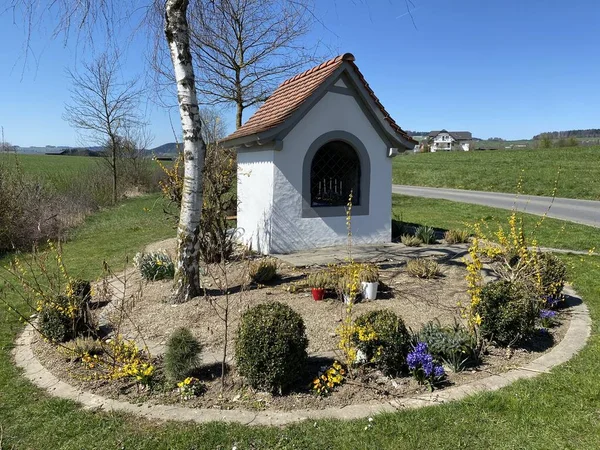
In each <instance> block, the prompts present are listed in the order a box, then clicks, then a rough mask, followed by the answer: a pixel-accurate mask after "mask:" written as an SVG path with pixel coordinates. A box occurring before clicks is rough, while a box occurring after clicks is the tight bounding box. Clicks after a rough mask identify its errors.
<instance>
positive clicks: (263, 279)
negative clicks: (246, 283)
mask: <svg viewBox="0 0 600 450" xmlns="http://www.w3.org/2000/svg"><path fill="white" fill-rule="evenodd" d="M249 274H250V278H251V279H252V281H254V282H255V283H258V284H264V283H268V282H269V281H271V280H272V279H273V278H275V275H277V261H275V260H274V259H272V258H266V259H259V260H257V261H252V262H251V263H250V268H249Z"/></svg>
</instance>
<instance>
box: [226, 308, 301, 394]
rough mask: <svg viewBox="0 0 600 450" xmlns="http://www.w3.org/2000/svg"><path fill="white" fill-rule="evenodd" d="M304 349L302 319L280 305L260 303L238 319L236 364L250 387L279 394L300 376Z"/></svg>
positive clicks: (291, 310)
mask: <svg viewBox="0 0 600 450" xmlns="http://www.w3.org/2000/svg"><path fill="white" fill-rule="evenodd" d="M307 347H308V339H307V338H306V331H305V326H304V321H303V320H302V317H301V316H300V315H299V314H298V313H297V312H295V311H294V310H293V309H292V308H290V307H289V306H287V305H284V304H283V303H279V302H273V303H263V304H260V305H257V306H255V307H253V308H250V309H249V310H247V311H246V312H245V313H244V314H243V315H242V317H241V320H240V325H239V327H238V330H237V339H236V342H235V360H236V365H237V368H238V370H239V372H240V374H241V375H242V376H243V377H245V378H246V380H247V381H248V383H249V384H250V385H251V386H252V387H253V388H255V389H260V390H265V391H269V392H273V393H279V394H282V393H283V392H284V391H286V390H288V389H289V388H290V387H291V386H292V385H293V384H294V383H295V382H296V381H298V379H299V377H300V376H301V374H302V371H303V370H304V368H305V365H306V359H307V357H308V355H307V353H306V348H307Z"/></svg>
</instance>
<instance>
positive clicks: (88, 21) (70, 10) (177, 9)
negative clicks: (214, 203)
mask: <svg viewBox="0 0 600 450" xmlns="http://www.w3.org/2000/svg"><path fill="white" fill-rule="evenodd" d="M9 2H10V6H9V8H6V9H5V10H4V11H11V12H12V13H13V14H14V15H15V16H16V15H18V14H19V13H20V14H21V15H22V17H23V23H24V26H25V32H26V34H25V39H26V43H25V49H27V50H26V52H29V50H30V48H31V47H30V40H31V38H32V36H31V33H32V30H34V29H36V28H39V25H40V23H41V22H42V21H44V20H46V21H51V22H53V23H54V24H55V26H56V27H55V29H54V31H53V33H52V34H53V37H58V36H62V37H64V39H65V43H66V42H67V40H68V38H69V36H70V35H72V34H75V36H76V38H77V41H78V42H79V39H80V38H83V39H84V40H85V41H86V42H88V43H90V44H91V45H93V39H94V37H95V36H96V35H97V34H98V33H102V32H103V33H104V38H105V40H106V41H107V43H112V44H114V42H112V41H111V39H113V36H115V35H116V34H117V32H118V31H120V30H121V27H122V25H123V21H124V20H125V21H128V20H135V19H132V17H134V16H135V14H139V11H140V9H146V10H147V11H148V13H147V14H148V15H150V16H152V15H155V14H157V13H159V14H164V19H165V20H164V22H165V23H164V33H165V37H166V38H167V42H168V45H169V50H170V54H171V61H172V63H173V69H174V72H175V78H176V81H177V96H178V104H179V111H180V116H181V125H182V128H183V137H184V145H183V151H184V155H185V182H184V187H183V199H182V205H181V214H180V221H179V227H178V232H177V239H178V256H177V264H176V276H175V286H174V292H173V300H174V301H176V302H183V301H186V300H188V299H190V298H192V297H195V296H198V295H199V294H200V276H199V247H198V231H199V225H200V218H201V214H202V171H203V166H204V155H205V145H204V141H203V140H202V134H201V128H202V126H201V121H200V115H199V111H198V101H197V97H196V87H195V85H194V69H193V64H192V55H191V53H190V45H189V27H188V23H187V12H188V7H189V0H148V2H147V3H146V4H145V5H142V7H141V6H140V4H139V2H137V1H133V0H121V1H118V2H117V1H114V0H96V1H89V0H86V1H73V0H52V1H43V0H9ZM146 7H147V8H146ZM148 23H152V21H151V20H148ZM131 29H132V30H134V29H138V26H136V24H131ZM117 45H118V44H117ZM123 45H126V43H124V44H123Z"/></svg>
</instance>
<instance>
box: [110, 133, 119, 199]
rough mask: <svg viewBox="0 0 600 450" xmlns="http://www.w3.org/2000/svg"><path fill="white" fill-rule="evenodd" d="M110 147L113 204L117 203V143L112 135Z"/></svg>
mask: <svg viewBox="0 0 600 450" xmlns="http://www.w3.org/2000/svg"><path fill="white" fill-rule="evenodd" d="M111 139H112V142H111V147H112V155H111V157H112V191H113V192H112V194H113V205H116V204H117V200H118V199H117V143H116V142H115V141H116V140H115V139H114V137H112V138H111Z"/></svg>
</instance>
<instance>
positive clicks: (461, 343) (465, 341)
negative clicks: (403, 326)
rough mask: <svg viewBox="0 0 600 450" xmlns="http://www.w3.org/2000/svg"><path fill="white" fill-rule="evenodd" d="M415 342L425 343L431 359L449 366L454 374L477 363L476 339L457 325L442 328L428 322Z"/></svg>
mask: <svg viewBox="0 0 600 450" xmlns="http://www.w3.org/2000/svg"><path fill="white" fill-rule="evenodd" d="M417 340H418V341H419V342H425V343H426V344H427V346H428V347H429V352H430V353H431V354H432V355H433V357H434V358H436V359H439V360H441V361H443V362H444V363H446V364H447V365H449V366H450V367H451V368H452V370H453V371H454V372H460V371H462V370H464V369H465V368H467V367H472V366H475V365H477V364H478V363H479V360H480V352H479V346H478V344H477V339H476V337H475V336H474V335H472V334H471V333H469V331H468V330H466V329H465V328H464V327H462V326H461V325H460V324H459V323H455V324H454V326H449V327H443V326H441V325H440V323H439V322H428V323H426V324H425V325H423V327H422V328H421V331H420V332H419V334H418V336H417Z"/></svg>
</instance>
